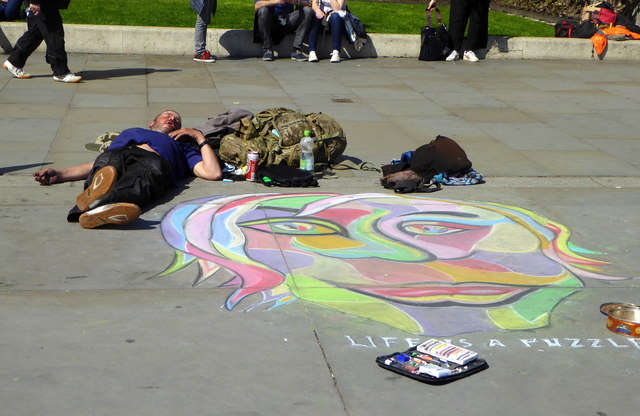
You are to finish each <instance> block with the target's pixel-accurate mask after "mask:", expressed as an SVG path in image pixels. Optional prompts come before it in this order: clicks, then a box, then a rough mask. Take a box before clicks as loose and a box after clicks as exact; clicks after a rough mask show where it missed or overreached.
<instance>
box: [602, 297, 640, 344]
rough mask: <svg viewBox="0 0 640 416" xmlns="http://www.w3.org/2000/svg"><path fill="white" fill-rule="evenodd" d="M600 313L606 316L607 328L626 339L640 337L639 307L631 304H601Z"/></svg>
mask: <svg viewBox="0 0 640 416" xmlns="http://www.w3.org/2000/svg"><path fill="white" fill-rule="evenodd" d="M600 312H602V313H603V314H605V315H606V316H607V328H608V329H609V330H610V331H611V332H615V333H616V334H620V335H624V336H627V337H640V306H637V305H634V304H633V303H603V304H602V305H600Z"/></svg>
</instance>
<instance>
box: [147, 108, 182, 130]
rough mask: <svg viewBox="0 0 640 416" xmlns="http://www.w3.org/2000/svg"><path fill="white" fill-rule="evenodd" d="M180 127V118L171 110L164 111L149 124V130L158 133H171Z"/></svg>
mask: <svg viewBox="0 0 640 416" xmlns="http://www.w3.org/2000/svg"><path fill="white" fill-rule="evenodd" d="M181 127H182V117H180V114H178V113H177V112H175V111H173V110H165V111H163V112H162V113H160V114H158V115H157V116H156V118H154V119H153V121H151V122H150V123H149V129H150V130H153V131H158V132H160V133H165V134H168V133H171V132H172V131H176V130H178V129H179V128H181Z"/></svg>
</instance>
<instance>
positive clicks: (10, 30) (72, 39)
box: [0, 22, 640, 61]
mask: <svg viewBox="0 0 640 416" xmlns="http://www.w3.org/2000/svg"><path fill="white" fill-rule="evenodd" d="M25 29H26V24H25V23H24V22H3V24H2V27H1V28H0V47H2V49H3V50H4V52H5V53H8V52H9V51H10V50H11V48H12V45H13V44H14V43H15V41H16V40H17V39H18V37H20V35H21V34H22V33H23V32H24V30H25ZM65 33H66V37H65V41H66V47H67V51H68V52H72V53H105V54H150V55H191V54H192V53H193V29H192V28H173V27H146V26H95V25H74V24H68V25H65ZM207 37H208V39H207V44H208V45H209V49H210V50H211V52H212V53H213V54H214V55H217V56H220V57H227V56H232V57H257V56H260V55H261V47H260V45H259V44H255V43H253V42H252V32H251V31H249V30H235V29H210V30H209V31H208V33H207ZM369 37H370V39H369V42H368V43H367V44H366V45H365V46H364V47H363V48H362V49H361V50H360V51H356V50H354V49H353V47H352V46H351V45H349V44H346V42H345V43H344V45H345V52H346V54H347V55H348V56H350V57H351V58H375V57H400V58H402V57H407V58H416V57H417V56H418V54H419V51H420V36H419V35H388V34H378V33H372V34H370V36H369ZM328 43H329V39H328V38H327V39H325V40H324V42H323V43H322V45H321V47H320V49H319V51H318V54H319V55H320V56H322V55H328V53H329V45H328ZM592 49H593V48H592V45H591V41H590V40H589V39H564V38H562V39H559V38H520V37H515V38H506V37H492V38H490V40H489V48H488V50H487V52H486V59H576V60H600V59H606V60H624V61H636V60H640V42H634V41H623V42H619V41H610V42H609V45H608V47H607V50H606V51H605V53H604V54H603V56H602V57H597V56H595V54H594V53H593V51H592ZM40 50H41V51H44V45H42V46H41V47H40ZM277 52H278V53H279V54H281V55H283V56H288V55H289V54H290V53H291V42H290V41H288V39H285V40H284V41H283V42H281V44H280V45H279V46H278V49H277Z"/></svg>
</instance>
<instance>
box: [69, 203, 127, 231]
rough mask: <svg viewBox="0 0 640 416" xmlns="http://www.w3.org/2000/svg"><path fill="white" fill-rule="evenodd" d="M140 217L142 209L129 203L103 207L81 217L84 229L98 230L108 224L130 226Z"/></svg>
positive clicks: (80, 220) (81, 224)
mask: <svg viewBox="0 0 640 416" xmlns="http://www.w3.org/2000/svg"><path fill="white" fill-rule="evenodd" d="M138 217H140V207H139V206H137V205H136V204H130V203H128V202H118V203H115V204H107V205H102V206H100V207H98V208H94V209H92V210H91V211H87V212H85V213H84V214H82V215H80V218H79V220H78V221H79V222H80V226H81V227H82V228H96V227H100V226H102V225H106V224H117V225H122V224H129V223H130V222H133V221H135V220H137V219H138Z"/></svg>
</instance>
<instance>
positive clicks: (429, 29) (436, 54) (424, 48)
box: [418, 7, 449, 61]
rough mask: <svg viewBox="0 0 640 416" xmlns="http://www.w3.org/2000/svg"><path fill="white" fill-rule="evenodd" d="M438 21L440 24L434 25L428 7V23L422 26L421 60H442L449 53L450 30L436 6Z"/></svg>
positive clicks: (419, 57)
mask: <svg viewBox="0 0 640 416" xmlns="http://www.w3.org/2000/svg"><path fill="white" fill-rule="evenodd" d="M435 9H436V21H437V22H438V24H439V25H440V26H438V27H433V25H432V21H431V10H429V9H426V10H425V11H426V14H427V25H426V26H425V27H423V28H422V34H421V43H420V55H419V56H418V59H419V60H421V61H440V60H443V59H444V58H445V57H446V56H447V55H448V54H449V31H448V30H447V27H446V26H445V25H444V23H442V15H441V14H440V10H439V9H438V8H437V7H436V8H435Z"/></svg>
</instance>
